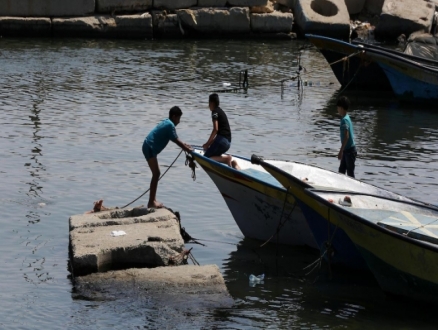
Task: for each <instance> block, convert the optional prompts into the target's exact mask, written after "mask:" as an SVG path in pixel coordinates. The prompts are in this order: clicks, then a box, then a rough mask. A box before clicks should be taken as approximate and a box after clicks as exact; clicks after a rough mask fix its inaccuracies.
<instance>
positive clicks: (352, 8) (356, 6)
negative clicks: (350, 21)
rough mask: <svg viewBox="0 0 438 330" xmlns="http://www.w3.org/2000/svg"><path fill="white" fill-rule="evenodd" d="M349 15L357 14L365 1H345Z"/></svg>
mask: <svg viewBox="0 0 438 330" xmlns="http://www.w3.org/2000/svg"><path fill="white" fill-rule="evenodd" d="M345 4H346V5H347V9H348V13H349V14H350V15H354V14H359V13H360V12H361V11H362V9H363V8H364V6H365V0H345Z"/></svg>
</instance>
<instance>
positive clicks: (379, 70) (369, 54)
mask: <svg viewBox="0 0 438 330" xmlns="http://www.w3.org/2000/svg"><path fill="white" fill-rule="evenodd" d="M306 37H307V38H308V39H309V41H310V42H311V43H312V44H313V45H314V46H315V47H317V48H318V50H319V51H320V52H321V53H322V55H323V56H324V57H325V59H326V60H327V62H328V63H329V64H332V63H335V62H336V63H335V64H332V65H331V68H332V70H333V73H334V74H335V76H336V78H337V80H338V81H339V83H340V84H341V85H342V86H343V87H347V85H348V87H349V88H350V87H351V88H358V89H367V90H380V91H383V90H394V92H395V93H396V94H398V95H400V93H401V94H403V92H404V90H403V89H400V88H397V86H396V89H394V86H395V81H393V79H397V77H396V75H395V74H392V76H388V71H389V69H387V67H386V66H388V64H387V62H388V61H389V62H391V61H393V60H394V59H396V60H397V61H398V59H400V58H401V59H405V60H406V61H408V62H416V63H418V65H420V66H431V67H434V66H438V62H437V61H434V60H431V59H426V58H422V57H418V56H414V55H409V54H405V53H402V52H399V51H396V50H392V49H389V48H383V47H379V46H376V45H371V44H367V43H360V42H353V43H348V42H345V41H342V40H338V39H333V38H328V37H323V36H318V35H312V34H306ZM375 54H379V57H376V56H375ZM382 57H383V58H386V61H382V60H381V58H382ZM344 58H348V60H346V61H343V60H342V59H344ZM381 62H382V63H384V65H386V66H385V67H384V66H382V65H381ZM397 63H398V62H397ZM396 65H397V64H394V65H393V66H396ZM403 67H405V64H403ZM417 75H418V74H417ZM404 80H406V79H404ZM401 84H403V86H405V83H404V82H402V83H401Z"/></svg>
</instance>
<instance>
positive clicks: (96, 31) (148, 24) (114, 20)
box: [52, 13, 153, 39]
mask: <svg viewBox="0 0 438 330" xmlns="http://www.w3.org/2000/svg"><path fill="white" fill-rule="evenodd" d="M52 26H53V35H54V36H74V37H108V38H126V39H144V38H151V37H152V35H153V30H152V16H151V15H150V14H148V13H145V14H142V15H125V16H115V17H112V16H105V15H102V16H88V17H73V18H54V19H53V20H52Z"/></svg>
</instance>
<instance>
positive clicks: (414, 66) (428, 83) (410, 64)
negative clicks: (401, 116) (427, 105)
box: [366, 49, 438, 101]
mask: <svg viewBox="0 0 438 330" xmlns="http://www.w3.org/2000/svg"><path fill="white" fill-rule="evenodd" d="M366 56H367V57H369V58H370V59H371V60H372V61H373V62H375V63H377V64H378V65H379V66H380V67H381V68H382V70H383V72H384V73H385V75H386V77H387V79H388V81H389V82H390V84H391V88H392V90H393V92H394V93H395V94H396V95H397V96H398V97H400V98H401V99H402V100H407V101H413V100H421V101H436V100H438V65H436V64H435V65H428V64H424V63H422V62H419V61H416V60H412V59H409V58H405V57H403V56H399V55H396V54H389V53H387V52H383V51H380V50H373V49H370V50H367V51H366Z"/></svg>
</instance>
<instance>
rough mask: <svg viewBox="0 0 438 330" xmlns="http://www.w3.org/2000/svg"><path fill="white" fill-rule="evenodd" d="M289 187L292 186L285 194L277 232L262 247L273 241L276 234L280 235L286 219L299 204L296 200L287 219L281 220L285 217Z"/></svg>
mask: <svg viewBox="0 0 438 330" xmlns="http://www.w3.org/2000/svg"><path fill="white" fill-rule="evenodd" d="M289 188H290V187H288V188H287V191H286V195H285V196H284V202H283V209H282V210H281V215H280V222H279V223H278V226H277V230H276V232H275V233H274V234H272V236H271V237H270V238H269V239H268V240H267V241H266V242H264V243H263V244H262V245H260V247H263V246H265V245H266V244H267V243H269V242H270V241H271V240H272V239H273V238H274V237H275V236H276V235H278V233H279V232H280V230H281V228H283V226H284V224H285V223H286V221H287V220H289V217H290V215H291V214H292V212H293V211H294V209H295V206H296V205H297V203H296V201H295V202H294V204H293V207H292V210H291V211H290V213H289V215H288V216H287V218H286V220H285V221H284V222H282V221H281V220H282V218H283V214H284V209H285V206H286V200H287V195H288V194H289Z"/></svg>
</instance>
